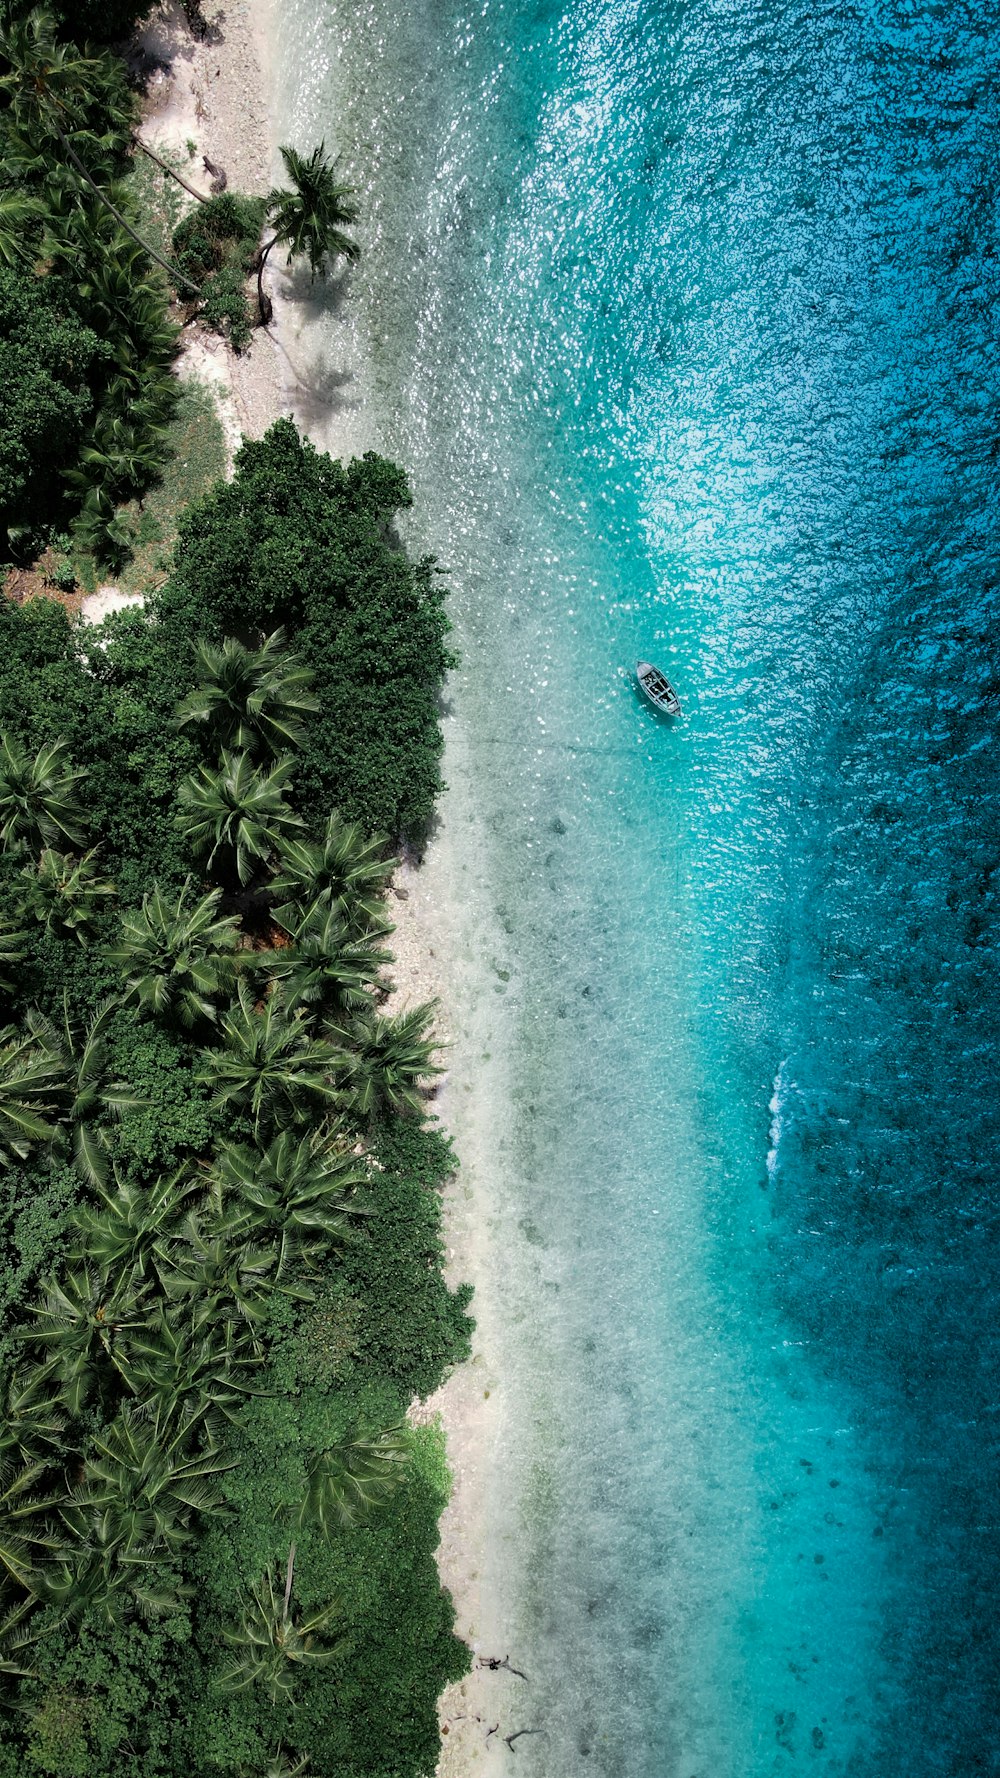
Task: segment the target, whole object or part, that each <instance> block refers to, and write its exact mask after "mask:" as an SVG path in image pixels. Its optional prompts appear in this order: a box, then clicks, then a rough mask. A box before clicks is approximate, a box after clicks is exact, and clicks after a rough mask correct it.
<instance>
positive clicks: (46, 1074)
mask: <svg viewBox="0 0 1000 1778" xmlns="http://www.w3.org/2000/svg"><path fill="white" fill-rule="evenodd" d="M62 1087H63V1071H62V1068H61V1066H60V1064H59V1062H58V1061H57V1060H56V1059H55V1058H54V1057H53V1056H52V1055H51V1054H49V1053H48V1052H47V1051H46V1050H44V1049H42V1048H41V1047H40V1045H39V1044H37V1043H36V1042H35V1040H34V1038H31V1037H23V1036H22V1035H21V1034H20V1032H18V1031H17V1030H15V1028H14V1027H13V1026H12V1025H11V1026H8V1027H7V1029H6V1030H5V1031H0V1168H2V1167H5V1166H8V1165H9V1164H10V1163H11V1162H12V1161H23V1160H26V1159H27V1157H28V1155H29V1154H30V1152H31V1149H32V1148H33V1147H34V1146H35V1144H36V1143H39V1142H50V1141H51V1140H52V1138H53V1137H54V1136H55V1134H56V1130H57V1128H58V1118H59V1110H60V1099H61V1096H62Z"/></svg>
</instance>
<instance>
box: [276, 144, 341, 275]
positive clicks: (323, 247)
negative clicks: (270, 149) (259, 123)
mask: <svg viewBox="0 0 1000 1778" xmlns="http://www.w3.org/2000/svg"><path fill="white" fill-rule="evenodd" d="M281 158H282V160H283V161H284V163H285V172H286V173H287V175H288V180H289V184H288V185H286V186H275V187H274V189H273V190H272V191H270V192H268V195H267V200H266V204H267V217H268V222H269V224H270V226H271V228H272V229H273V230H274V236H273V239H272V240H271V241H270V242H269V243H268V250H270V248H271V247H275V246H277V247H283V248H285V249H286V250H287V252H286V258H287V261H288V264H289V265H290V264H291V262H292V260H293V259H299V258H306V259H308V261H309V269H310V271H311V272H312V274H313V277H315V276H316V273H317V272H321V271H322V270H323V268H324V265H325V263H326V261H327V260H328V259H338V258H340V259H347V260H352V261H353V260H357V259H359V258H360V256H361V250H360V248H359V246H358V243H357V241H355V239H354V237H353V236H352V235H348V234H345V233H344V230H345V228H350V227H352V225H353V224H354V223H356V222H357V220H358V214H359V212H358V206H357V204H356V203H355V202H354V201H353V200H354V193H353V191H352V188H351V187H350V186H349V185H341V184H340V182H339V181H338V179H337V176H336V169H335V167H334V163H333V162H332V161H331V160H328V159H327V154H326V144H325V143H323V142H321V143H320V145H319V147H318V148H314V149H313V151H312V153H311V154H310V155H304V154H299V153H298V152H297V151H296V149H294V148H282V149H281Z"/></svg>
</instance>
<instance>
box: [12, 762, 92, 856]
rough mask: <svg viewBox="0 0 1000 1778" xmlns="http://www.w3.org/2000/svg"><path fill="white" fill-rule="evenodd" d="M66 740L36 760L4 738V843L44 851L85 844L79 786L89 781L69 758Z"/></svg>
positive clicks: (84, 816)
mask: <svg viewBox="0 0 1000 1778" xmlns="http://www.w3.org/2000/svg"><path fill="white" fill-rule="evenodd" d="M66 753H67V748H66V743H65V741H50V742H49V743H48V744H47V745H46V746H44V747H41V748H39V751H38V752H37V753H36V754H35V757H34V759H32V758H31V757H30V755H29V754H28V753H26V752H25V750H24V748H23V747H22V746H21V745H20V743H19V742H18V741H16V740H15V739H14V737H13V736H12V735H7V734H0V844H2V845H3V849H4V851H5V852H7V851H10V849H11V848H12V847H16V846H29V847H30V848H31V850H32V851H37V850H38V848H39V847H41V846H52V845H55V844H56V843H57V842H58V841H59V840H68V841H69V843H70V845H71V846H79V845H82V843H83V837H84V833H85V831H86V828H87V817H86V815H85V813H84V811H83V809H82V808H81V806H80V804H79V802H78V801H77V798H76V787H77V785H78V784H80V783H82V781H83V779H84V778H85V777H86V776H87V774H86V772H78V771H77V770H76V769H75V768H74V767H73V766H71V765H70V764H69V763H68V761H67V758H66Z"/></svg>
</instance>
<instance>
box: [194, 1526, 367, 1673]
mask: <svg viewBox="0 0 1000 1778" xmlns="http://www.w3.org/2000/svg"><path fill="white" fill-rule="evenodd" d="M294 1569H295V1545H294V1543H293V1544H292V1546H291V1548H290V1550H289V1552H288V1565H287V1567H286V1570H285V1588H284V1592H283V1593H282V1592H281V1591H280V1587H281V1581H280V1579H279V1580H278V1581H277V1587H276V1585H275V1576H274V1575H273V1574H272V1571H271V1569H270V1568H269V1569H268V1570H267V1571H266V1573H265V1575H264V1579H263V1584H262V1586H261V1587H260V1588H256V1587H255V1588H254V1590H253V1592H252V1593H251V1595H250V1598H249V1600H247V1601H246V1603H245V1605H244V1609H243V1617H242V1621H241V1623H240V1624H239V1626H238V1627H237V1628H236V1629H235V1630H227V1631H225V1632H224V1634H225V1640H226V1641H227V1642H228V1643H229V1644H230V1646H231V1647H233V1648H234V1649H236V1650H237V1651H238V1652H237V1655H236V1658H235V1659H234V1660H233V1662H232V1664H231V1665H230V1666H229V1667H227V1668H226V1670H225V1671H224V1672H223V1673H222V1674H221V1675H220V1677H219V1682H218V1683H219V1685H220V1687H221V1688H222V1689H223V1690H224V1691H229V1692H241V1691H245V1690H246V1688H247V1687H248V1686H252V1685H262V1686H263V1687H264V1690H265V1691H266V1693H267V1695H268V1697H269V1698H270V1700H271V1703H272V1704H287V1703H289V1702H290V1701H291V1699H292V1697H293V1695H294V1691H295V1676H296V1672H297V1671H298V1670H299V1669H301V1668H303V1667H319V1666H328V1665H329V1664H330V1662H332V1661H336V1660H337V1659H338V1658H339V1657H340V1656H341V1655H342V1654H343V1653H344V1652H345V1649H346V1646H347V1645H346V1643H345V1642H344V1640H343V1639H341V1640H340V1641H337V1642H333V1643H331V1642H329V1641H326V1640H325V1639H324V1637H323V1632H324V1631H325V1630H327V1629H328V1627H329V1625H330V1623H331V1622H332V1620H333V1618H334V1617H335V1616H336V1615H337V1613H338V1611H339V1609H340V1607H339V1604H338V1603H337V1602H336V1601H334V1602H332V1603H331V1604H330V1605H328V1606H326V1608H325V1609H324V1610H323V1611H316V1612H313V1613H312V1615H311V1616H310V1617H307V1618H304V1619H302V1618H300V1619H297V1618H296V1617H295V1615H294V1613H293V1611H292V1579H293V1575H294Z"/></svg>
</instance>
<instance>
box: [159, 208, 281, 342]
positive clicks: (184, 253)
mask: <svg viewBox="0 0 1000 1778" xmlns="http://www.w3.org/2000/svg"><path fill="white" fill-rule="evenodd" d="M263 222H264V200H263V198H246V197H240V196H239V195H237V194H236V193H233V192H223V193H222V195H221V196H220V197H217V198H210V199H209V201H208V203H206V204H198V205H196V207H195V208H194V209H193V210H192V211H190V212H189V214H188V215H187V216H185V218H184V220H183V222H182V223H180V225H179V227H177V228H176V229H175V230H174V239H173V248H174V258H175V261H176V264H177V265H178V266H179V267H180V270H181V271H182V272H186V273H187V274H188V277H189V278H192V279H193V281H194V282H195V283H196V284H198V285H199V286H200V287H201V308H200V313H201V318H202V320H203V321H204V322H205V324H206V326H208V327H211V328H212V329H213V331H214V332H215V333H221V334H222V335H223V336H224V337H226V338H228V340H229V343H230V345H231V346H232V348H233V350H234V352H243V351H245V350H246V348H247V346H248V345H249V344H250V338H251V334H252V332H253V321H252V317H251V311H250V304H249V302H248V301H247V294H246V280H247V278H248V276H249V273H250V270H251V266H252V264H253V259H254V255H255V254H256V251H257V247H258V244H259V241H260V231H261V228H262V226H263ZM183 294H186V293H183Z"/></svg>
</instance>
